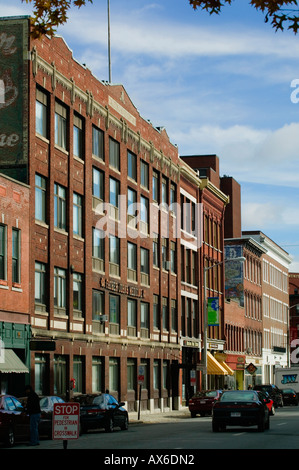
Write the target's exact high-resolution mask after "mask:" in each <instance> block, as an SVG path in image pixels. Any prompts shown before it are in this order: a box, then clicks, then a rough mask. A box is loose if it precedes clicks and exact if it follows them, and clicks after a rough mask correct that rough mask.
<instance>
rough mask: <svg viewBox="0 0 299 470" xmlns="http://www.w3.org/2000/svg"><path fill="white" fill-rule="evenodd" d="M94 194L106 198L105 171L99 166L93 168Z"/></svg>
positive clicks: (98, 197) (101, 198) (102, 198)
mask: <svg viewBox="0 0 299 470" xmlns="http://www.w3.org/2000/svg"><path fill="white" fill-rule="evenodd" d="M92 195H93V196H94V197H96V198H97V199H100V200H101V201H103V200H104V173H103V172H102V171H101V170H98V169H97V168H93V169H92Z"/></svg>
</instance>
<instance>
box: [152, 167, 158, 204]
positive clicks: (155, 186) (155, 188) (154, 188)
mask: <svg viewBox="0 0 299 470" xmlns="http://www.w3.org/2000/svg"><path fill="white" fill-rule="evenodd" d="M152 191H153V201H155V202H157V203H158V202H159V175H158V173H157V172H156V171H153V178H152Z"/></svg>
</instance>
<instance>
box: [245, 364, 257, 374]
mask: <svg viewBox="0 0 299 470" xmlns="http://www.w3.org/2000/svg"><path fill="white" fill-rule="evenodd" d="M246 370H247V372H249V374H251V375H253V374H254V373H255V372H256V371H257V367H255V365H254V364H252V362H251V363H250V364H249V365H248V366H247V367H246Z"/></svg>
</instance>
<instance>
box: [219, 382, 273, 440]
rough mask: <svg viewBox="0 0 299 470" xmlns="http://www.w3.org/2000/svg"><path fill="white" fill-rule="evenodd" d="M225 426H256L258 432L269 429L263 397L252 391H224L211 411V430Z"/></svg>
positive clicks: (267, 413)
mask: <svg viewBox="0 0 299 470" xmlns="http://www.w3.org/2000/svg"><path fill="white" fill-rule="evenodd" d="M226 426H257V427H258V430H259V431H264V430H265V429H269V426H270V419H269V409H268V407H267V404H266V403H265V400H264V397H263V395H262V394H261V393H260V392H257V391H254V390H229V391H224V392H223V394H222V395H221V397H220V399H219V400H218V401H216V403H215V404H214V406H213V411H212V430H213V432H217V431H219V430H220V429H221V430H225V428H226Z"/></svg>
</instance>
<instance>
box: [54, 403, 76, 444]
mask: <svg viewBox="0 0 299 470" xmlns="http://www.w3.org/2000/svg"><path fill="white" fill-rule="evenodd" d="M79 425H80V404H79V403H55V404H54V409H53V434H52V437H53V439H61V440H63V441H67V440H69V439H78V437H79Z"/></svg>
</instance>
